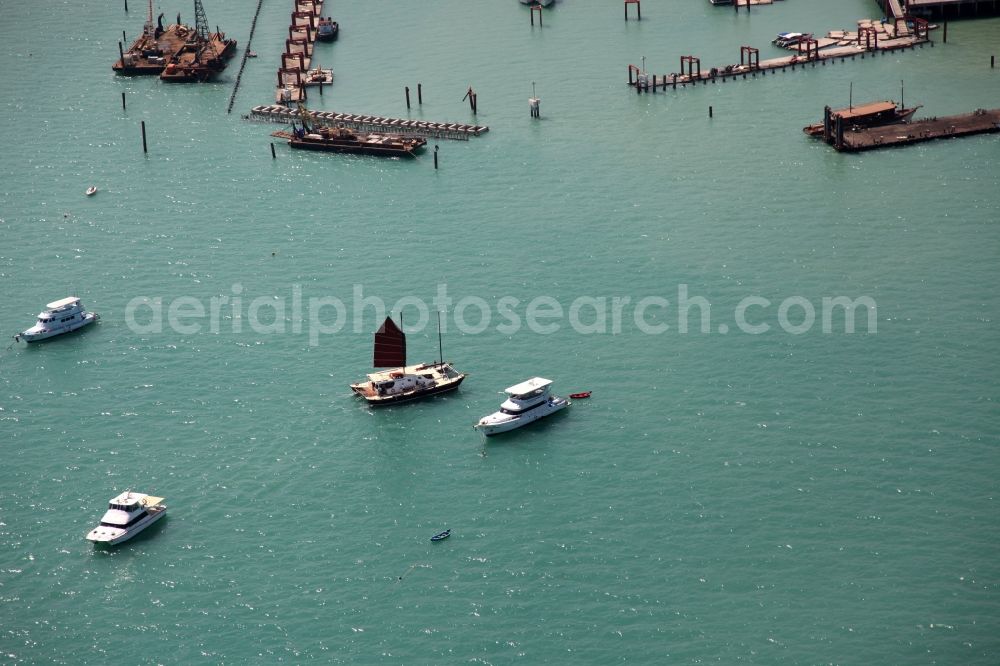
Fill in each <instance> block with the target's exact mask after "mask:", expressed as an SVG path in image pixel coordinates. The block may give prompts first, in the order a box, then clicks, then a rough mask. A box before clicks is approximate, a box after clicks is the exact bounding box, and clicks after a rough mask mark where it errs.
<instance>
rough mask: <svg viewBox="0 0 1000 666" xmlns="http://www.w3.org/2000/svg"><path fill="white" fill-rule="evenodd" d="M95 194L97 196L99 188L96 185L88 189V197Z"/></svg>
mask: <svg viewBox="0 0 1000 666" xmlns="http://www.w3.org/2000/svg"><path fill="white" fill-rule="evenodd" d="M95 194H97V186H96V185H91V186H90V187H88V188H87V196H88V197H92V196H94V195H95Z"/></svg>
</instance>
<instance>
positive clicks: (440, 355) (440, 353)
mask: <svg viewBox="0 0 1000 666" xmlns="http://www.w3.org/2000/svg"><path fill="white" fill-rule="evenodd" d="M438 365H439V366H441V365H444V348H443V347H442V346H441V311H440V310H438Z"/></svg>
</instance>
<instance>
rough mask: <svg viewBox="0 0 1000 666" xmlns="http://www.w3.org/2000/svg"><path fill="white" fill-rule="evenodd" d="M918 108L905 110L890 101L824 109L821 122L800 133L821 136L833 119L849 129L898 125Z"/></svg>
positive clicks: (905, 120)
mask: <svg viewBox="0 0 1000 666" xmlns="http://www.w3.org/2000/svg"><path fill="white" fill-rule="evenodd" d="M919 108H920V107H919V106H915V107H913V108H910V109H907V108H904V107H901V106H899V105H897V104H896V103H895V102H893V101H892V100H886V101H884V102H869V103H867V104H859V105H858V106H853V105H852V106H849V107H848V108H846V109H831V108H830V107H826V109H825V110H824V113H823V122H821V123H816V124H814V125H808V126H806V127H803V128H802V131H803V132H805V133H806V134H808V135H809V136H823V135H825V133H826V132H827V131H828V130H827V128H828V127H832V125H831V119H835V118H841V119H842V122H843V123H845V126H846V127H848V128H850V129H862V128H865V127H878V126H880V125H893V124H900V123H905V122H908V121H909V120H910V118H911V117H912V116H913V114H914V113H916V112H917V109H919ZM833 122H835V121H833Z"/></svg>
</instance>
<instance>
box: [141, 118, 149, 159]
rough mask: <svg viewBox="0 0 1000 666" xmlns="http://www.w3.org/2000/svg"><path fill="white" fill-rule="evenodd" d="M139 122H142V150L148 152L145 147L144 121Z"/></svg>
mask: <svg viewBox="0 0 1000 666" xmlns="http://www.w3.org/2000/svg"><path fill="white" fill-rule="evenodd" d="M140 122H141V123H142V152H143V153H148V152H149V151H148V150H147V149H146V121H145V120H143V121H140Z"/></svg>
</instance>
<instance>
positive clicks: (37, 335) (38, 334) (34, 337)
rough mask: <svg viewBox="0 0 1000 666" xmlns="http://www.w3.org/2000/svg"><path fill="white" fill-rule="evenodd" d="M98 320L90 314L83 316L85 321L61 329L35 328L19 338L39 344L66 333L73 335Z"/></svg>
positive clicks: (93, 314) (72, 323)
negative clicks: (72, 333)
mask: <svg viewBox="0 0 1000 666" xmlns="http://www.w3.org/2000/svg"><path fill="white" fill-rule="evenodd" d="M98 319H100V317H98V316H97V315H96V314H95V313H93V312H88V313H87V314H85V315H84V316H83V319H81V320H79V321H75V322H71V323H70V324H67V325H66V326H62V327H60V328H49V329H43V330H35V328H34V327H32V328H29V329H28V330H26V331H24V332H23V333H21V334H20V335H19V336H18V337H19V338H20V339H21V340H24V341H25V342H39V341H41V340H48V339H49V338H54V337H56V336H57V335H63V334H64V333H71V332H73V331H76V330H78V329H81V328H83V327H84V326H89V325H90V324H93V323H94V322H95V321H97V320H98Z"/></svg>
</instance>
